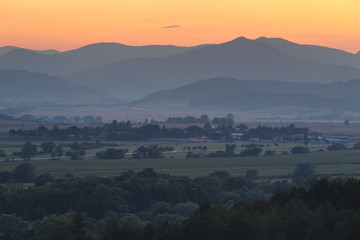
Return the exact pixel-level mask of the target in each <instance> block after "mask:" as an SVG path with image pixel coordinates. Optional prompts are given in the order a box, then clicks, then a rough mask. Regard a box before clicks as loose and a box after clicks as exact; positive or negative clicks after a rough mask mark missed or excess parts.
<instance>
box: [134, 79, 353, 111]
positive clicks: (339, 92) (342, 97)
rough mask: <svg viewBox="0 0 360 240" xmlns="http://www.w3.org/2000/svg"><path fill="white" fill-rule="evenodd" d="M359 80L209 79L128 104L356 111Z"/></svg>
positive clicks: (154, 94)
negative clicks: (181, 103)
mask: <svg viewBox="0 0 360 240" xmlns="http://www.w3.org/2000/svg"><path fill="white" fill-rule="evenodd" d="M358 89H360V80H351V81H347V82H344V83H340V82H338V83H332V84H316V83H291V82H283V81H274V80H253V81H243V80H237V79H234V78H213V79H207V80H202V81H198V82H196V83H193V84H189V85H186V86H183V87H179V88H174V89H169V90H163V91H159V92H155V93H153V94H150V95H148V96H147V97H145V98H143V99H140V100H137V101H133V102H132V103H131V105H144V104H150V105H151V104H153V105H156V104H160V103H161V104H163V103H170V104H171V102H177V101H178V102H179V101H180V102H183V103H184V104H188V106H224V107H243V108H245V107H250V108H254V107H274V106H276V107H281V106H303V107H321V108H330V109H332V108H334V109H335V108H338V109H341V108H343V109H351V110H357V111H360V107H359V106H358V104H357V103H358V100H359V97H358V94H357V91H358Z"/></svg>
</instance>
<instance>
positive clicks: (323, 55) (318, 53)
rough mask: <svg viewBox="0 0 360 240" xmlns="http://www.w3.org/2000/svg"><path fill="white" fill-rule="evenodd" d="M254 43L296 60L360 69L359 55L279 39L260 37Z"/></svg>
mask: <svg viewBox="0 0 360 240" xmlns="http://www.w3.org/2000/svg"><path fill="white" fill-rule="evenodd" d="M256 41H259V42H262V43H265V44H268V45H270V46H272V47H274V48H276V49H278V50H280V51H282V52H284V53H286V54H288V55H290V56H293V57H296V58H301V59H307V60H312V61H315V62H318V63H320V64H336V65H348V66H352V67H356V68H360V55H356V54H352V53H349V52H345V51H342V50H338V49H334V48H328V47H322V46H316V45H303V44H298V43H294V42H290V41H288V40H285V39H281V38H265V37H261V38H258V39H256Z"/></svg>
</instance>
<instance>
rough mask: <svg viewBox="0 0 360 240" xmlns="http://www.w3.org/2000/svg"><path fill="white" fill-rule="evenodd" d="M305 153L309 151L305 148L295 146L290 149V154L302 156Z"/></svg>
mask: <svg viewBox="0 0 360 240" xmlns="http://www.w3.org/2000/svg"><path fill="white" fill-rule="evenodd" d="M307 152H309V149H308V148H307V147H303V146H295V147H293V148H291V153H292V154H303V153H307Z"/></svg>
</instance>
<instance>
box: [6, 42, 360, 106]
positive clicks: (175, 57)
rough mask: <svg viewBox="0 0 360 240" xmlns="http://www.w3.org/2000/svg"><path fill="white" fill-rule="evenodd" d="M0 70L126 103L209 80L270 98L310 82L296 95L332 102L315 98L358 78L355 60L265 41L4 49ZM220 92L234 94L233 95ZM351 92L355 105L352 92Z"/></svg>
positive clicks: (352, 56)
mask: <svg viewBox="0 0 360 240" xmlns="http://www.w3.org/2000/svg"><path fill="white" fill-rule="evenodd" d="M0 69H3V70H7V69H16V70H22V71H26V72H27V74H23V75H24V76H25V75H28V74H30V75H31V74H35V75H36V74H40V75H36V76H39V77H40V76H42V77H43V78H41V79H44V75H41V74H47V75H46V76H47V78H51V79H57V80H58V81H60V80H61V81H65V80H67V83H66V84H70V82H71V83H75V84H80V85H81V86H87V87H89V89H93V90H94V88H96V89H100V90H97V91H98V92H106V93H109V94H111V95H113V96H116V97H125V98H127V99H130V100H131V99H132V100H134V99H139V98H143V97H145V96H147V95H148V94H151V93H154V92H157V91H159V90H165V89H172V88H178V87H181V86H185V85H188V84H192V83H195V82H197V81H199V80H200V79H209V78H214V77H219V78H218V79H224V78H227V77H230V78H234V79H246V80H251V81H255V82H254V83H257V84H256V85H254V86H252V87H253V88H260V87H261V86H260V84H258V83H260V82H261V85H262V86H267V89H272V91H273V92H270V91H268V92H267V93H268V94H280V93H277V92H276V91H275V90H274V87H272V86H273V84H274V82H273V81H276V82H281V83H282V84H281V86H280V85H279V86H278V87H279V88H287V89H290V90H291V89H293V88H297V87H298V85H296V84H295V83H304V84H305V83H309V86H311V87H308V89H307V90H306V91H305V90H304V91H301V92H299V94H313V95H316V96H319V97H323V98H328V100H329V99H332V98H333V97H335V99H336V98H337V97H338V96H337V95H338V93H337V89H336V88H335V89H334V91H333V95H331V96H328V95H326V96H323V95H321V94H319V93H320V92H322V91H323V87H324V86H327V85H329V83H333V82H338V83H336V84H345V83H347V84H348V82H347V81H348V80H351V79H360V53H357V54H352V53H348V52H345V51H341V50H338V49H332V48H327V47H322V46H313V45H302V44H297V43H293V42H290V41H287V40H285V39H280V38H264V37H261V38H258V39H255V40H250V39H246V38H243V37H240V38H237V39H234V40H232V41H229V42H225V43H222V44H210V45H200V46H194V47H177V46H160V45H159V46H157V45H153V46H127V45H124V44H120V43H96V44H90V45H87V46H84V47H81V48H78V49H74V50H70V51H65V52H59V51H56V50H44V51H38V50H29V49H23V48H18V47H13V46H8V47H2V48H0ZM30 72H33V73H30ZM35 75H33V76H35ZM50 75H52V76H50ZM5 77H7V75H6V74H5V75H4V74H2V75H1V76H0V81H2V82H3V80H6V79H4V78H5ZM26 79H27V78H25V77H24V79H23V80H26ZM259 79H262V80H259ZM264 79H265V80H264ZM266 79H273V80H272V81H271V80H266ZM33 80H34V79H33ZM310 82H311V83H312V84H314V85H311V84H310ZM49 83H51V81H49ZM9 84H10V83H9ZM34 84H35V81H34ZM36 84H40V83H36ZM249 84H250V83H249ZM291 84H295V85H291ZM316 84H317V85H316ZM275 85H276V84H275ZM305 85H306V84H305ZM305 85H304V86H305ZM330 85H331V84H330ZM34 86H35V85H34ZM36 86H37V87H36V88H38V85H36ZM77 86H78V85H77ZM316 86H318V87H316ZM249 87H250V86H247V88H249ZM314 89H317V92H316V93H314ZM357 89H359V88H357ZM198 91H201V92H202V91H208V90H200V89H198ZM223 91H225V92H224V93H228V94H229V95H230V94H235V95H236V93H232V92H231V89H227V90H226V89H224V90H223ZM254 91H255V90H254ZM259 91H260V90H256V92H259ZM274 91H275V92H274ZM349 91H350V92H351V94H349V95H351V96H352V98H353V99H356V97H355V94H353V89H349ZM75 92H76V91H75ZM74 94H76V93H74ZM197 94H198V95H199V94H201V93H200V92H197ZM281 94H285V93H281ZM353 95H354V96H353ZM194 104H195V103H194Z"/></svg>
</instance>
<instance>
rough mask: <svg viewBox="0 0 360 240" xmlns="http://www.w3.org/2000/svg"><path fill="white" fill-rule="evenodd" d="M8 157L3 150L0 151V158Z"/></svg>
mask: <svg viewBox="0 0 360 240" xmlns="http://www.w3.org/2000/svg"><path fill="white" fill-rule="evenodd" d="M6 156H7V154H6V153H5V152H4V151H3V150H1V149H0V157H6Z"/></svg>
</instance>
